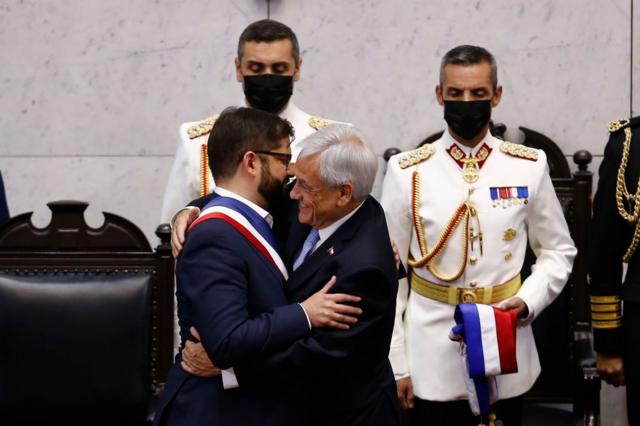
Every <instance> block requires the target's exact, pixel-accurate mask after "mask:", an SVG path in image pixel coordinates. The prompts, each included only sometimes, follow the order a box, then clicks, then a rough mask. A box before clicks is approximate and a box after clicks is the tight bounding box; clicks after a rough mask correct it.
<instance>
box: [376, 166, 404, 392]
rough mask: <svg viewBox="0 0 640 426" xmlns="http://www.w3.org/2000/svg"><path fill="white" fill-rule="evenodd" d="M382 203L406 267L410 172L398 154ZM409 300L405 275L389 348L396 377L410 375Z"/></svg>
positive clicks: (386, 176)
mask: <svg viewBox="0 0 640 426" xmlns="http://www.w3.org/2000/svg"><path fill="white" fill-rule="evenodd" d="M400 155H402V154H400ZM380 204H382V207H383V208H384V212H385V215H386V218H387V226H388V227H389V236H390V237H391V239H392V240H393V241H395V243H396V245H397V246H398V252H399V253H400V259H401V260H402V263H403V265H404V266H405V267H406V266H407V258H408V257H409V246H410V243H411V235H412V224H411V174H410V173H407V172H405V171H403V170H402V169H401V168H400V166H399V165H398V157H397V156H394V157H391V159H389V165H388V167H387V173H386V175H385V178H384V181H383V183H382V195H381V201H380ZM408 300H409V284H408V280H407V279H406V278H404V279H401V280H400V282H399V286H398V295H397V298H396V318H395V323H394V326H393V335H392V337H391V347H390V351H389V360H390V362H391V366H392V367H393V372H394V375H395V377H396V379H400V378H402V377H406V376H408V375H409V366H408V363H407V352H406V346H405V324H404V320H403V317H404V312H405V310H406V307H407V302H408Z"/></svg>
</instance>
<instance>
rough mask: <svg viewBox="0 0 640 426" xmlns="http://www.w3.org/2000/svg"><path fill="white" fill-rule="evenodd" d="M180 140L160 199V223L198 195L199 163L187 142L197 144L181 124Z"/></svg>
mask: <svg viewBox="0 0 640 426" xmlns="http://www.w3.org/2000/svg"><path fill="white" fill-rule="evenodd" d="M180 137H181V141H180V144H179V145H178V150H177V151H176V156H175V158H174V159H173V165H172V166H171V172H170V173H169V180H168V182H167V187H166V189H165V191H164V197H163V199H162V209H161V211H160V223H168V222H169V220H171V217H172V216H173V214H174V213H175V212H177V211H178V210H179V209H180V208H182V207H184V206H185V205H186V204H187V203H188V202H189V201H191V200H193V199H195V198H197V197H198V195H199V188H198V175H199V173H200V165H199V164H198V163H197V162H196V161H194V159H192V158H191V156H190V154H189V151H188V149H187V147H188V144H198V141H195V140H190V139H189V137H188V136H187V134H186V127H185V125H184V124H183V125H182V127H181V128H180Z"/></svg>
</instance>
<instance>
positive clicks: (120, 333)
mask: <svg viewBox="0 0 640 426" xmlns="http://www.w3.org/2000/svg"><path fill="white" fill-rule="evenodd" d="M87 205H88V204H87V203H84V202H77V201H59V202H52V203H49V204H48V206H49V208H50V209H51V211H52V218H51V223H50V224H49V225H48V226H47V227H46V228H42V229H38V228H36V227H34V226H33V224H32V223H31V215H32V213H26V214H22V215H18V216H16V217H14V218H12V219H10V220H9V221H8V222H6V223H5V224H4V225H3V226H2V227H0V424H7V425H8V424H11V425H13V424H34V425H35V424H37V425H49V424H65V425H67V424H78V425H79V424H82V425H89V424H91V425H96V424H118V425H144V424H148V422H149V419H150V417H151V416H152V414H153V401H154V396H155V395H157V393H158V392H159V390H160V389H161V387H162V384H163V381H164V379H165V377H166V374H167V371H168V368H169V366H170V365H171V363H172V350H173V258H172V257H171V249H170V247H169V237H170V230H169V229H167V228H158V230H157V231H156V234H157V235H158V236H159V237H160V239H161V244H160V245H159V246H158V247H157V248H156V250H155V251H154V250H152V249H151V247H150V246H149V243H148V241H147V239H146V238H145V236H144V234H143V233H142V231H140V229H139V228H138V227H136V226H135V225H134V224H133V223H131V222H129V221H128V220H126V219H124V218H122V217H119V216H116V215H113V214H109V213H104V216H105V222H104V224H103V225H102V226H101V227H100V228H97V229H94V228H90V227H89V226H88V225H87V224H86V223H85V221H84V210H85V209H86V208H87Z"/></svg>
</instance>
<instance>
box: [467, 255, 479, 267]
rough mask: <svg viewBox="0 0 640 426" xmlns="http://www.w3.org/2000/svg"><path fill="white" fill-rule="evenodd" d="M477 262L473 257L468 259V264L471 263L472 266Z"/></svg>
mask: <svg viewBox="0 0 640 426" xmlns="http://www.w3.org/2000/svg"><path fill="white" fill-rule="evenodd" d="M477 261H478V258H477V257H475V256H471V257H469V263H471V264H472V265H475V264H476V262H477Z"/></svg>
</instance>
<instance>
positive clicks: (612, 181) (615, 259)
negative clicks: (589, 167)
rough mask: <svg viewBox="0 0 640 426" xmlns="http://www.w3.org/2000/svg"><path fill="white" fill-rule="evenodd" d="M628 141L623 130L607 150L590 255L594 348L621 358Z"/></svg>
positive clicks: (596, 199)
mask: <svg viewBox="0 0 640 426" xmlns="http://www.w3.org/2000/svg"><path fill="white" fill-rule="evenodd" d="M624 138H625V134H624V131H623V129H619V130H617V131H614V132H613V133H611V136H610V138H609V142H608V143H607V146H606V148H605V152H604V159H603V161H602V164H601V165H600V170H599V181H598V189H597V191H596V194H595V197H594V200H593V222H592V228H591V229H592V235H591V244H590V255H589V257H590V259H589V260H590V261H589V275H590V278H591V280H590V294H591V320H592V327H593V334H594V348H595V350H596V352H600V353H605V354H609V355H620V354H621V350H622V303H621V293H622V274H623V268H622V257H623V255H624V253H625V251H626V249H627V247H628V246H629V242H630V236H631V231H630V229H629V228H630V227H629V224H628V223H627V222H626V221H625V220H624V219H623V218H622V216H621V215H620V213H619V212H618V207H617V204H616V196H615V194H616V180H617V175H618V169H619V167H620V162H621V158H622V151H623V142H624ZM634 186H635V185H634ZM629 189H631V188H629Z"/></svg>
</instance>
